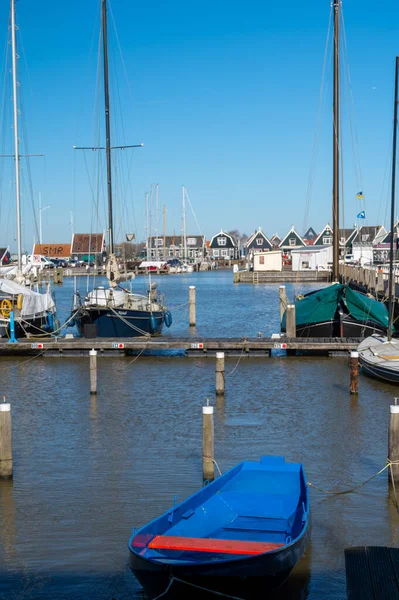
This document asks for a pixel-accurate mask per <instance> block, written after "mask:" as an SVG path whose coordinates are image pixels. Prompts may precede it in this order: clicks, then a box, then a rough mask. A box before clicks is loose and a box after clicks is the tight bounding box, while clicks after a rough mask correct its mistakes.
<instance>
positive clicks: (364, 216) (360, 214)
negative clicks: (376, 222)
mask: <svg viewBox="0 0 399 600" xmlns="http://www.w3.org/2000/svg"><path fill="white" fill-rule="evenodd" d="M356 218H357V219H365V218H366V211H365V210H362V211H361V212H360V213H358V215H357V216H356Z"/></svg>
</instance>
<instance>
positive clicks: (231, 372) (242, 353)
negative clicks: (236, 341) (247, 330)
mask: <svg viewBox="0 0 399 600" xmlns="http://www.w3.org/2000/svg"><path fill="white" fill-rule="evenodd" d="M244 352H245V341H244V343H243V346H242V350H241V354H240V356H239V357H238V360H237V363H236V366H235V367H234V369H233V370H232V371H230V373H226V374H225V377H230V375H233V373H234V371H235V370H236V369H237V367H238V365H239V364H240V362H241V359H242V357H243V356H244Z"/></svg>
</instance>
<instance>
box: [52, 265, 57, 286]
mask: <svg viewBox="0 0 399 600" xmlns="http://www.w3.org/2000/svg"><path fill="white" fill-rule="evenodd" d="M53 281H54V283H58V269H57V267H54V269H53Z"/></svg>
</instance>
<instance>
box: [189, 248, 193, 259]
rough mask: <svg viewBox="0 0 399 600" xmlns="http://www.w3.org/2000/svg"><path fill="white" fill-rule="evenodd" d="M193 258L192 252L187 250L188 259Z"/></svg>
mask: <svg viewBox="0 0 399 600" xmlns="http://www.w3.org/2000/svg"><path fill="white" fill-rule="evenodd" d="M193 256H194V250H189V251H188V257H189V258H193Z"/></svg>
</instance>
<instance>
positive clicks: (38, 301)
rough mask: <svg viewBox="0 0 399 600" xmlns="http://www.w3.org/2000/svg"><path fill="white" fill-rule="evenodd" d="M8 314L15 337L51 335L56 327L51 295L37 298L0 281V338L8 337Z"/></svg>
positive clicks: (29, 291) (20, 287)
mask: <svg viewBox="0 0 399 600" xmlns="http://www.w3.org/2000/svg"><path fill="white" fill-rule="evenodd" d="M11 313H12V314H13V318H14V328H15V331H14V333H15V335H16V336H17V337H27V336H29V335H43V334H50V333H52V332H53V331H54V329H55V328H56V327H57V323H56V321H55V313H56V308H55V303H54V299H53V297H52V295H51V294H50V293H47V292H46V293H44V294H40V293H39V292H35V291H34V290H32V289H30V288H28V287H26V286H25V285H21V284H19V283H17V282H16V281H13V280H10V279H2V278H0V337H10V319H11Z"/></svg>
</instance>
